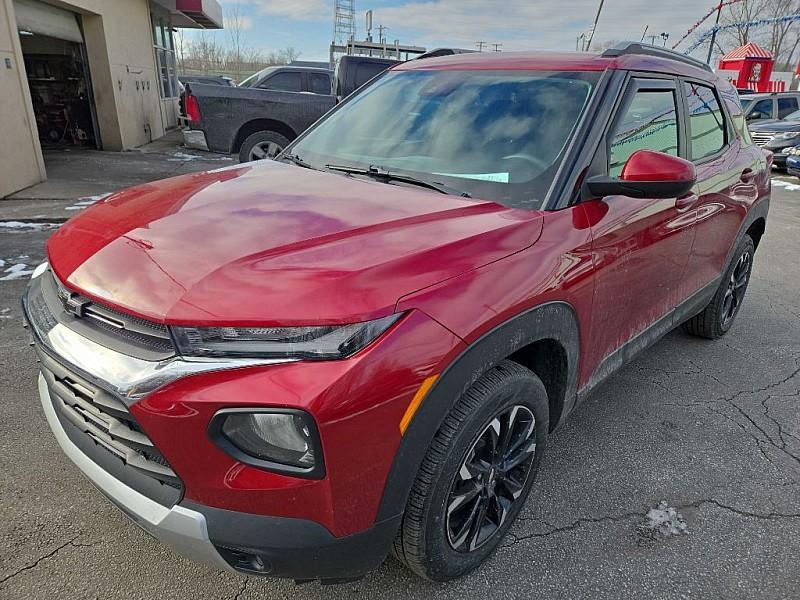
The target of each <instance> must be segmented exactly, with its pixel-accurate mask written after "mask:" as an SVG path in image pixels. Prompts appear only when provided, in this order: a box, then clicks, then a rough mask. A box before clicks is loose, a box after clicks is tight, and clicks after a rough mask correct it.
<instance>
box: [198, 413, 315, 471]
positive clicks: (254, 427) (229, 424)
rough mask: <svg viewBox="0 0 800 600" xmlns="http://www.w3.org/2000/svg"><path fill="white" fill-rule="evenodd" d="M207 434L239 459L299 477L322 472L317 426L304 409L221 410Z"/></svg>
mask: <svg viewBox="0 0 800 600" xmlns="http://www.w3.org/2000/svg"><path fill="white" fill-rule="evenodd" d="M209 435H210V436H211V438H212V439H213V440H214V442H215V443H216V444H217V445H218V446H219V447H220V448H222V449H223V450H224V451H225V452H226V453H227V454H229V455H231V456H232V457H233V458H235V459H236V460H238V461H239V462H242V463H245V464H249V465H253V466H256V467H260V468H264V469H267V470H271V471H278V472H281V473H287V474H290V475H296V476H301V477H302V476H304V477H313V478H321V477H323V476H324V474H325V470H324V466H323V462H322V452H321V449H320V443H319V434H318V433H317V428H316V425H315V424H314V420H313V419H312V418H311V416H310V415H308V414H307V413H305V412H303V411H300V410H289V409H270V410H265V411H259V410H258V409H249V408H241V409H239V408H237V409H228V410H223V411H221V412H219V413H217V415H216V416H215V417H214V419H213V420H212V422H211V426H210V428H209Z"/></svg>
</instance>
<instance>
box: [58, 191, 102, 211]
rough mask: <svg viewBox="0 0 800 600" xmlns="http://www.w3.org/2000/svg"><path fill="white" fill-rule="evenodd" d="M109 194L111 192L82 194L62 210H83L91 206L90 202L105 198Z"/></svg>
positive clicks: (93, 202)
mask: <svg viewBox="0 0 800 600" xmlns="http://www.w3.org/2000/svg"><path fill="white" fill-rule="evenodd" d="M110 195H111V192H108V193H107V194H98V195H97V196H84V197H83V198H78V200H77V201H76V202H75V204H73V205H72V206H68V207H66V208H65V209H64V210H83V209H84V208H86V207H87V206H91V205H92V204H97V203H98V202H100V201H101V200H105V199H106V198H108V197H109V196H110Z"/></svg>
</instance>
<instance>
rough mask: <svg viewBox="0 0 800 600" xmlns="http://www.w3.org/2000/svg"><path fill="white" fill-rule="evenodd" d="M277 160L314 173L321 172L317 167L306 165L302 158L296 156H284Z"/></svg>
mask: <svg viewBox="0 0 800 600" xmlns="http://www.w3.org/2000/svg"><path fill="white" fill-rule="evenodd" d="M278 160H281V161H284V160H285V161H288V162H290V163H292V164H293V165H297V166H298V167H303V168H304V169H312V170H314V171H320V170H321V169H319V168H318V167H315V166H313V165H311V164H309V163H307V162H306V161H304V160H303V159H302V158H300V157H299V156H297V154H284V155H283V156H280V157H278Z"/></svg>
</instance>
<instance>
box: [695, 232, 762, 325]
mask: <svg viewBox="0 0 800 600" xmlns="http://www.w3.org/2000/svg"><path fill="white" fill-rule="evenodd" d="M755 251H756V246H755V243H753V239H752V238H751V237H750V236H749V235H745V236H744V237H742V238H741V239H740V240H739V243H738V244H737V245H736V250H735V252H734V254H733V262H731V264H730V265H729V266H728V269H727V270H726V271H725V273H724V274H723V276H722V283H721V284H720V286H719V289H718V290H717V293H716V294H714V298H712V300H711V302H710V303H709V304H708V306H706V308H705V309H704V310H703V312H701V313H700V314H699V315H696V316H694V317H692V318H691V319H689V320H688V321H686V322H685V323H684V324H683V329H684V331H686V332H687V333H689V334H690V335H694V336H697V337H704V338H707V339H710V340H714V339H717V338H720V337H722V336H723V335H725V334H726V333H728V330H729V329H730V328H731V326H732V325H733V321H734V320H735V319H736V315H737V314H739V309H740V308H741V307H742V302H743V301H744V294H745V292H746V291H747V285H748V283H750V273H751V272H752V270H753V256H754V255H755Z"/></svg>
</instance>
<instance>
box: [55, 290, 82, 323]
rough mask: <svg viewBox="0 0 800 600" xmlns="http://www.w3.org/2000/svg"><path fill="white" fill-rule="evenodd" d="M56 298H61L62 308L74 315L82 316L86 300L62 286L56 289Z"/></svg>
mask: <svg viewBox="0 0 800 600" xmlns="http://www.w3.org/2000/svg"><path fill="white" fill-rule="evenodd" d="M58 299H59V300H61V305H62V306H63V307H64V310H65V311H67V312H68V313H70V314H73V315H75V316H76V317H83V309H84V308H85V307H86V305H87V304H89V302H88V301H87V300H84V299H83V298H81V297H80V296H79V295H78V294H75V293H73V292H70V291H69V290H65V289H63V288H60V289H59V290H58Z"/></svg>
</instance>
